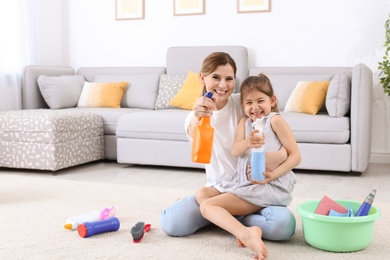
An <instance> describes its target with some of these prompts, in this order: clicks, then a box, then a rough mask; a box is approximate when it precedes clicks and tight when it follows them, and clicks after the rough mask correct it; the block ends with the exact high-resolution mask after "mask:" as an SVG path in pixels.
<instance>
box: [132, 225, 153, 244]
mask: <svg viewBox="0 0 390 260" xmlns="http://www.w3.org/2000/svg"><path fill="white" fill-rule="evenodd" d="M150 229H151V225H150V224H146V225H145V223H144V222H138V223H137V224H135V226H134V227H132V228H131V231H130V232H131V235H132V236H133V242H134V243H139V242H141V240H142V238H143V237H144V234H145V232H148V231H149V230H150Z"/></svg>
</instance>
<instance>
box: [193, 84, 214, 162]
mask: <svg viewBox="0 0 390 260" xmlns="http://www.w3.org/2000/svg"><path fill="white" fill-rule="evenodd" d="M212 96H213V94H212V93H211V92H207V93H206V94H205V97H208V98H211V97H212ZM213 139H214V128H213V127H212V126H211V125H210V117H202V118H201V119H200V123H199V125H198V126H197V127H196V128H195V129H194V139H193V142H192V161H193V162H196V163H206V164H207V163H210V159H211V154H212V152H213Z"/></svg>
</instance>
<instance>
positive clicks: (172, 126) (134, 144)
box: [22, 46, 372, 172]
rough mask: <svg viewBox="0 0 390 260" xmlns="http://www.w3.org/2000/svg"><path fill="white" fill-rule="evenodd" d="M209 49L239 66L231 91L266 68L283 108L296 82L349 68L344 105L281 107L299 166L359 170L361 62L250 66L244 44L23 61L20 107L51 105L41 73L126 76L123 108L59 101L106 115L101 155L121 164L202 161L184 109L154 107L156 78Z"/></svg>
mask: <svg viewBox="0 0 390 260" xmlns="http://www.w3.org/2000/svg"><path fill="white" fill-rule="evenodd" d="M214 51H225V52H228V53H229V54H231V56H232V57H233V58H234V59H235V61H236V63H237V67H238V71H237V85H236V92H238V91H239V87H240V84H241V82H242V81H243V80H244V79H245V78H246V77H247V76H248V75H256V74H258V73H259V72H264V73H266V74H267V75H268V76H269V77H270V78H271V81H272V82H273V84H274V88H275V93H276V95H277V96H278V102H279V103H278V104H279V109H280V110H281V111H282V110H283V108H284V106H285V104H286V102H287V99H288V97H289V96H290V94H291V92H292V91H293V89H294V87H295V85H296V83H297V81H302V80H332V79H333V78H334V77H335V76H337V75H338V74H340V73H346V74H347V75H350V79H351V81H350V82H351V83H350V86H349V87H348V89H349V90H350V100H348V106H349V107H348V112H347V114H346V115H344V116H332V115H329V113H328V111H327V109H328V108H327V107H326V106H325V105H324V107H323V108H322V109H321V111H320V113H319V114H317V115H308V114H303V113H294V112H282V115H283V116H284V118H285V119H286V120H287V121H288V123H289V124H290V126H291V129H292V131H293V133H294V135H295V137H296V139H297V141H298V145H299V147H300V149H301V154H302V162H301V164H300V165H299V166H298V167H297V168H298V169H307V170H330V171H344V172H349V171H354V172H363V171H364V170H365V169H366V167H367V164H368V160H369V156H370V147H371V107H372V104H371V102H372V101H371V100H372V98H371V96H372V74H371V71H370V70H369V69H368V68H367V67H366V66H364V65H357V66H355V67H353V68H338V67H322V68H302V67H301V68H249V67H248V52H247V49H246V48H245V47H242V46H199V47H172V48H169V49H168V51H167V56H166V66H165V67H109V68H96V67H88V68H79V69H78V70H77V71H75V70H74V69H73V68H71V67H47V66H27V67H26V69H25V73H24V77H23V84H22V104H23V109H40V108H43V109H48V105H47V103H46V102H45V100H44V98H43V97H42V94H41V92H40V89H39V86H38V84H37V79H38V77H39V76H40V75H47V76H58V75H75V74H77V75H82V76H83V77H84V78H85V80H86V81H91V82H93V81H101V82H103V81H124V80H126V81H128V82H132V83H131V85H130V87H129V90H131V91H132V94H131V95H130V94H128V95H126V94H125V96H124V99H127V100H123V101H122V106H121V108H79V107H71V108H63V109H66V110H69V111H72V110H77V111H88V112H93V113H95V114H98V115H100V116H101V117H102V119H103V125H104V142H105V148H104V149H105V151H104V153H105V159H107V160H116V161H117V162H118V163H123V164H141V165H162V166H176V167H192V168H203V167H204V166H203V165H201V164H196V163H193V162H191V159H190V151H191V145H190V143H189V142H188V140H187V137H186V134H185V130H184V119H185V117H186V116H187V114H188V113H189V110H183V109H178V108H171V107H168V108H164V109H158V108H157V109H156V106H153V104H157V100H158V99H159V94H160V93H159V91H161V84H162V83H161V79H162V78H163V77H166V76H167V75H168V76H171V77H176V76H177V77H181V78H182V79H184V77H185V76H186V75H187V73H188V71H189V70H192V71H194V72H198V71H199V69H200V67H201V63H202V61H203V59H204V58H205V57H206V56H207V55H208V54H210V53H211V52H214ZM129 90H128V91H129Z"/></svg>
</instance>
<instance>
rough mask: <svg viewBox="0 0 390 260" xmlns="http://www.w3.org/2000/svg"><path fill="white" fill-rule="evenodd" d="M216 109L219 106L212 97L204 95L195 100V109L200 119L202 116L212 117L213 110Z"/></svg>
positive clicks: (197, 117) (196, 115)
mask: <svg viewBox="0 0 390 260" xmlns="http://www.w3.org/2000/svg"><path fill="white" fill-rule="evenodd" d="M216 109H217V107H216V105H215V103H214V101H213V100H212V99H211V98H208V97H204V96H202V97H199V98H198V99H197V100H196V101H195V103H194V108H193V111H194V115H195V117H196V119H198V121H199V120H200V118H201V117H211V116H212V115H213V110H216Z"/></svg>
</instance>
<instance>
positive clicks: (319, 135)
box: [280, 112, 350, 144]
mask: <svg viewBox="0 0 390 260" xmlns="http://www.w3.org/2000/svg"><path fill="white" fill-rule="evenodd" d="M280 114H281V115H282V117H283V118H284V119H285V120H286V121H287V123H288V125H289V126H290V129H291V131H292V133H293V135H294V137H295V139H296V140H297V142H298V143H324V144H345V143H347V142H349V139H350V123H349V117H331V116H329V115H328V114H327V113H318V114H317V115H310V114H305V113H297V112H280Z"/></svg>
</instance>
